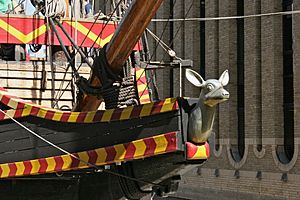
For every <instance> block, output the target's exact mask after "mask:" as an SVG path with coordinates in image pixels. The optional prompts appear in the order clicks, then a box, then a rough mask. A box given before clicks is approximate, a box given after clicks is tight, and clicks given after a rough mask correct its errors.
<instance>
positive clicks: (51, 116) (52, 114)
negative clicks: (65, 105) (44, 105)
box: [45, 110, 55, 120]
mask: <svg viewBox="0 0 300 200" xmlns="http://www.w3.org/2000/svg"><path fill="white" fill-rule="evenodd" d="M54 114H55V112H54V111H51V110H47V112H46V116H45V118H46V119H50V120H51V119H52V118H53V116H54Z"/></svg>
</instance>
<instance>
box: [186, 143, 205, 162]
mask: <svg viewBox="0 0 300 200" xmlns="http://www.w3.org/2000/svg"><path fill="white" fill-rule="evenodd" d="M186 158H187V160H203V159H205V160H206V159H208V158H209V144H208V143H207V142H205V144H203V145H195V144H193V143H190V142H186Z"/></svg>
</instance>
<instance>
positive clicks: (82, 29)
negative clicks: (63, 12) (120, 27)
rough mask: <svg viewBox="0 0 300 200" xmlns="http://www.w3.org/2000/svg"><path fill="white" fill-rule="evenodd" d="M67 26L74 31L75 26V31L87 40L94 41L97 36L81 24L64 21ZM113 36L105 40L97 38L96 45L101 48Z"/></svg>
mask: <svg viewBox="0 0 300 200" xmlns="http://www.w3.org/2000/svg"><path fill="white" fill-rule="evenodd" d="M66 23H67V24H69V25H71V26H72V27H73V28H75V29H76V26H77V30H78V31H79V32H81V33H82V34H83V35H87V34H88V35H87V37H88V38H89V39H91V40H92V41H96V39H97V38H98V35H96V34H95V33H93V32H92V31H90V30H89V29H87V28H86V27H85V26H83V25H82V24H80V23H77V24H76V22H70V21H66ZM112 36H113V34H111V35H109V36H107V37H106V38H100V37H99V38H98V39H97V41H96V44H98V45H99V46H101V47H103V46H104V45H105V44H106V43H108V42H109V41H110V40H111V38H112Z"/></svg>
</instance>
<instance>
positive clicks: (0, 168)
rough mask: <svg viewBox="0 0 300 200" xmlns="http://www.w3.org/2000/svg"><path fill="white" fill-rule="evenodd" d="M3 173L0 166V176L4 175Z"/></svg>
mask: <svg viewBox="0 0 300 200" xmlns="http://www.w3.org/2000/svg"><path fill="white" fill-rule="evenodd" d="M2 172H3V171H2V167H1V166H0V176H1V175H2Z"/></svg>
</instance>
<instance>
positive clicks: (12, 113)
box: [5, 110, 17, 119]
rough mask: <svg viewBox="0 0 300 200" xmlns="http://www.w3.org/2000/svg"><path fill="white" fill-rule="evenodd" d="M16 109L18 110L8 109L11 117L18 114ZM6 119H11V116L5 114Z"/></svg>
mask: <svg viewBox="0 0 300 200" xmlns="http://www.w3.org/2000/svg"><path fill="white" fill-rule="evenodd" d="M16 111H17V110H8V111H7V115H8V116H10V117H14V116H15V114H16ZM5 119H9V117H7V116H6V115H5Z"/></svg>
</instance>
